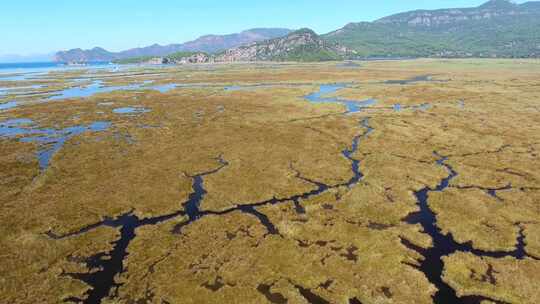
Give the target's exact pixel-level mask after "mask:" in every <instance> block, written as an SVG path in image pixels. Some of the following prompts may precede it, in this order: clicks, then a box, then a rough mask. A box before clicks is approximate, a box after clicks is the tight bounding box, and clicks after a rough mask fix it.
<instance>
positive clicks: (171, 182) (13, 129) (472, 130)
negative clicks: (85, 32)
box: [0, 59, 540, 304]
mask: <svg viewBox="0 0 540 304" xmlns="http://www.w3.org/2000/svg"><path fill="white" fill-rule="evenodd" d="M10 77H16V81H14V80H12V78H9V79H0V88H2V89H1V92H2V93H1V94H0V167H1V168H2V170H0V181H1V182H0V208H1V210H0V229H1V232H2V233H1V234H0V248H2V250H1V254H0V303H92V304H93V303H104V304H105V303H111V304H112V303H125V304H131V303H344V304H345V303H354V304H356V303H363V304H380V303H437V304H446V303H478V304H479V303H482V304H483V303H516V304H517V303H538V302H539V301H540V292H539V290H538V288H537V286H538V285H540V275H539V273H540V154H539V153H540V62H539V61H537V60H509V59H508V60H495V59H489V60H488V59H486V60H480V59H474V60H473V59H471V60H428V59H422V60H407V61H397V60H395V61H372V62H361V63H356V62H350V63H347V66H345V67H344V66H343V65H342V64H340V63H336V62H326V63H309V64H308V63H252V64H200V65H185V66H164V67H144V66H142V67H125V68H122V69H99V70H92V69H70V70H65V71H62V70H60V71H52V72H49V73H43V74H39V75H32V76H31V77H27V76H26V75H13V76H10Z"/></svg>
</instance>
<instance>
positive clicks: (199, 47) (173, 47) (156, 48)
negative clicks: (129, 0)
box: [55, 28, 291, 62]
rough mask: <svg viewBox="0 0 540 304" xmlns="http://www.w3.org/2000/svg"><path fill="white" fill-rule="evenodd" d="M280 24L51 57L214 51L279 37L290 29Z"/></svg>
mask: <svg viewBox="0 0 540 304" xmlns="http://www.w3.org/2000/svg"><path fill="white" fill-rule="evenodd" d="M290 32H291V31H290V30H288V29H282V28H257V29H250V30H247V31H243V32H241V33H235V34H229V35H207V36H202V37H200V38H198V39H196V40H193V41H189V42H186V43H182V44H170V45H163V46H162V45H159V44H154V45H151V46H148V47H143V48H134V49H129V50H126V51H122V52H109V51H107V50H105V49H103V48H99V47H96V48H93V49H90V50H82V49H80V48H78V49H72V50H68V51H61V52H57V53H56V55H55V61H58V62H90V61H114V60H122V59H130V58H136V57H155V56H158V57H163V56H167V55H169V54H172V53H176V52H196V51H201V52H207V53H214V52H219V51H222V50H225V49H229V48H234V47H238V46H240V45H244V44H249V43H253V42H256V41H263V40H267V39H272V38H277V37H283V36H285V35H287V34H288V33H290Z"/></svg>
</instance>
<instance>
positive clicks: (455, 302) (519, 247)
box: [402, 152, 528, 304]
mask: <svg viewBox="0 0 540 304" xmlns="http://www.w3.org/2000/svg"><path fill="white" fill-rule="evenodd" d="M434 153H435V155H436V156H437V157H438V160H437V162H436V163H437V165H439V166H442V167H444V168H445V169H446V171H447V172H448V176H446V177H445V178H443V179H442V180H441V181H440V182H439V184H438V185H437V186H436V187H435V188H430V187H425V188H422V189H421V190H419V191H416V192H415V193H414V195H415V197H416V199H417V201H418V206H419V208H420V211H419V212H417V213H412V214H410V215H409V216H408V217H407V218H406V219H405V221H406V222H407V223H409V224H420V225H421V226H422V228H423V230H424V232H425V233H427V234H429V236H430V237H431V238H432V240H433V246H432V247H431V248H428V249H424V248H421V247H418V246H416V245H414V244H412V243H411V242H409V241H408V240H406V239H402V244H403V245H405V246H406V247H407V248H409V249H412V250H415V251H417V252H418V253H420V254H421V255H422V256H423V257H424V259H423V260H422V261H421V264H420V267H419V270H421V271H422V272H423V273H424V274H425V275H426V277H427V278H428V280H429V281H430V282H431V283H432V284H433V285H435V287H437V293H436V294H435V296H434V303H436V304H449V303H452V304H472V303H475V304H479V303H481V302H482V301H484V300H489V301H492V302H496V303H501V302H500V301H496V300H494V299H489V298H487V297H482V296H467V297H462V298H460V297H458V296H457V295H456V291H455V290H454V289H452V288H451V287H450V286H449V285H448V284H447V283H446V282H444V281H443V279H442V273H443V270H444V264H443V261H442V257H444V256H449V255H451V254H454V253H456V252H469V253H472V254H474V255H476V256H480V257H492V258H503V257H514V258H516V259H524V258H525V257H528V256H527V254H526V252H525V243H524V236H523V230H521V231H520V234H519V236H518V238H517V241H516V248H515V250H513V251H509V252H506V251H484V250H479V249H476V248H473V246H472V243H471V242H469V243H466V244H460V243H458V242H456V241H455V240H454V238H453V237H452V235H451V234H446V235H445V234H443V233H442V232H441V229H440V228H439V227H438V226H437V217H436V215H435V213H434V212H433V211H432V210H431V208H430V207H429V203H428V200H429V194H430V193H432V192H441V191H444V190H446V189H447V188H448V187H449V186H450V182H451V181H452V179H454V178H455V177H457V176H458V173H457V172H456V171H455V170H454V169H453V168H452V167H451V166H450V165H448V164H447V163H446V161H447V160H448V158H447V157H444V156H441V155H439V154H437V152H434Z"/></svg>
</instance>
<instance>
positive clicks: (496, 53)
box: [323, 0, 540, 57]
mask: <svg viewBox="0 0 540 304" xmlns="http://www.w3.org/2000/svg"><path fill="white" fill-rule="evenodd" d="M323 38H324V39H325V40H326V41H328V42H331V43H339V44H342V45H344V46H346V47H348V48H350V49H352V50H353V51H354V52H355V53H356V57H540V2H527V3H524V4H521V5H518V4H514V3H512V2H510V1H506V0H492V1H489V2H487V3H485V4H483V5H481V6H479V7H475V8H457V9H440V10H432V11H429V10H417V11H412V12H406V13H400V14H396V15H392V16H388V17H385V18H382V19H379V20H377V21H375V22H360V23H350V24H348V25H346V26H345V27H343V28H342V29H339V30H337V31H334V32H331V33H328V34H326V35H324V36H323Z"/></svg>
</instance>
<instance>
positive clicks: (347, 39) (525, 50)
mask: <svg viewBox="0 0 540 304" xmlns="http://www.w3.org/2000/svg"><path fill="white" fill-rule="evenodd" d="M179 51H200V52H205V53H211V54H214V55H213V56H212V57H210V59H209V60H214V61H266V60H268V61H269V60H273V61H289V60H290V61H321V60H338V59H360V58H372V57H379V58H380V57H382V58H387V57H443V58H448V57H504V58H513V57H521V58H526V57H533V58H538V57H540V2H539V1H531V2H526V3H523V4H515V3H513V2H511V1H508V0H491V1H488V2H486V3H484V4H482V5H480V6H478V7H471V8H451V9H438V10H416V11H410V12H405V13H399V14H395V15H391V16H388V17H384V18H381V19H379V20H375V21H373V22H358V23H349V24H347V25H346V26H344V27H343V28H341V29H338V30H335V31H332V32H330V33H327V34H324V35H320V36H319V35H317V34H316V33H315V32H313V31H312V30H309V29H301V30H298V31H291V30H288V29H252V30H248V31H244V32H242V33H239V34H232V35H224V36H217V35H210V36H203V37H201V38H199V39H197V40H194V41H191V42H187V43H184V44H175V45H168V46H160V45H153V46H149V47H146V48H138V49H131V50H127V51H124V52H119V53H111V52H108V51H106V50H104V49H101V48H94V49H92V50H81V49H74V50H70V51H65V52H59V53H57V54H56V60H57V61H65V62H67V61H110V60H115V59H124V58H131V57H142V56H166V55H168V54H171V53H175V52H179Z"/></svg>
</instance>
